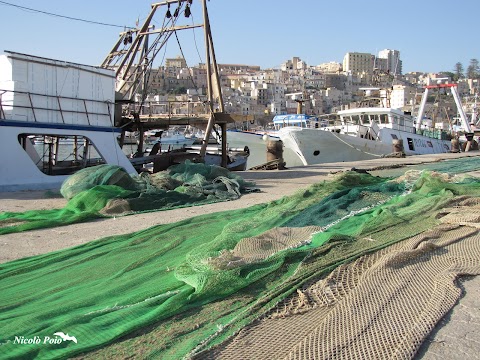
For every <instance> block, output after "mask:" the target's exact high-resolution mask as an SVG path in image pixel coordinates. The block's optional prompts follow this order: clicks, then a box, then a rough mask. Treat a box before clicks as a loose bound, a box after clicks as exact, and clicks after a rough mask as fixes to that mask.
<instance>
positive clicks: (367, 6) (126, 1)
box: [0, 0, 480, 73]
mask: <svg viewBox="0 0 480 360" xmlns="http://www.w3.org/2000/svg"><path fill="white" fill-rule="evenodd" d="M161 1H162V0H157V1H152V0H135V1H132V0H96V1H93V0H83V1H78V0H5V1H3V0H0V30H1V32H2V37H0V53H2V52H3V51H4V50H8V51H13V52H19V53H25V54H31V55H36V56H41V57H47V58H52V59H58V60H65V61H70V62H76V63H81V64H87V65H99V64H101V63H102V61H103V60H104V58H105V57H106V56H107V54H108V53H109V51H110V50H111V48H112V47H113V45H114V44H115V42H116V41H117V39H118V36H119V32H120V31H122V30H123V27H124V26H130V27H134V26H135V23H136V21H137V20H138V21H139V23H140V24H142V23H143V21H144V20H145V18H146V16H147V15H148V14H149V12H150V9H151V6H150V5H151V4H152V3H155V2H161ZM6 3H10V4H14V5H17V6H22V7H27V8H31V9H36V10H40V11H43V12H46V13H52V14H56V15H61V16H67V17H71V18H78V19H82V20H87V21H91V22H100V23H104V24H108V25H114V26H106V25H99V24H93V23H90V22H85V21H76V20H72V19H66V18H63V17H59V16H53V15H47V14H44V13H39V12H36V11H27V10H23V9H20V8H19V7H15V6H11V5H8V4H6ZM207 6H208V12H209V18H210V23H211V30H212V37H213V42H214V46H215V54H216V58H217V62H218V63H223V64H244V65H258V66H260V67H261V68H262V69H266V68H278V67H280V65H281V64H282V63H284V62H285V61H287V60H289V59H291V58H292V57H294V56H296V57H299V58H300V59H302V60H303V61H305V62H306V63H307V64H308V65H318V64H321V63H325V62H330V61H334V62H339V63H341V62H342V61H343V57H344V55H345V54H346V53H347V52H362V53H371V54H374V55H378V52H379V51H380V50H383V49H394V50H399V51H400V58H401V60H402V62H403V73H407V72H411V71H420V72H440V71H453V70H454V67H455V64H456V63H458V62H460V63H462V65H463V67H464V69H466V68H467V67H468V65H469V63H470V60H471V59H480V53H479V50H480V49H479V43H478V41H477V37H478V33H479V28H478V23H479V21H478V14H480V1H478V0H456V1H453V0H397V1H385V0H363V1H360V0H343V1H339V2H336V1H331V0H330V1H321V0H307V1H299V0H296V1H293V0H289V1H287V0H241V1H234V0H209V1H208V2H207ZM175 7H176V5H172V7H171V9H172V11H173V10H174V9H175ZM165 10H166V8H165V7H162V8H161V9H160V10H159V11H158V12H157V15H156V17H155V21H154V22H153V23H154V24H156V26H157V27H160V26H161V24H162V21H163V17H164V14H165ZM201 10H202V9H201V3H200V0H193V5H192V15H193V21H194V23H195V24H198V23H200V22H201V21H202V11H201ZM182 20H185V19H182ZM186 21H188V22H187V23H186V24H188V23H189V24H192V18H190V19H187V20H186ZM184 23H185V21H184ZM172 39H173V38H172ZM203 41H204V40H203V34H202V30H201V29H196V30H191V29H190V30H188V31H187V30H186V31H183V32H181V35H180V44H181V49H182V51H183V54H184V55H185V58H186V60H187V64H188V65H189V66H194V65H197V64H198V63H199V62H204V61H205V55H204V46H203ZM197 49H198V51H197ZM181 53H182V52H181V51H180V48H179V46H178V44H177V42H176V40H174V39H173V41H172V40H171V41H169V43H168V44H167V47H166V48H165V49H164V52H163V53H162V54H161V55H160V58H161V59H163V58H165V57H176V56H178V55H180V54H181ZM157 57H158V56H157ZM161 59H160V61H161Z"/></svg>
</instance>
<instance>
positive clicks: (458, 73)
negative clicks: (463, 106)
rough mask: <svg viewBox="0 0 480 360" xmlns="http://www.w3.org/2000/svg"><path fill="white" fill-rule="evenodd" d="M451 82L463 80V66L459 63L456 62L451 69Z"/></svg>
mask: <svg viewBox="0 0 480 360" xmlns="http://www.w3.org/2000/svg"><path fill="white" fill-rule="evenodd" d="M453 74H454V75H453V80H454V81H458V80H460V79H463V78H464V77H465V75H464V74H463V65H462V63H460V62H457V63H456V64H455V68H454V69H453Z"/></svg>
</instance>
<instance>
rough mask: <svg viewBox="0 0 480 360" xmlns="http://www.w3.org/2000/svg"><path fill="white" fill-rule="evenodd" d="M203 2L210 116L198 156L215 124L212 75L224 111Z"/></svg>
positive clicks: (223, 148)
mask: <svg viewBox="0 0 480 360" xmlns="http://www.w3.org/2000/svg"><path fill="white" fill-rule="evenodd" d="M202 4H203V20H204V21H203V22H204V33H205V51H206V56H205V64H206V70H207V92H208V94H207V101H208V108H209V111H210V117H209V120H208V124H207V129H206V130H205V136H204V138H203V141H202V147H201V149H200V156H201V157H202V158H203V157H204V156H205V154H206V151H207V145H208V140H209V138H210V135H211V133H212V130H213V127H214V125H215V117H216V115H215V113H216V111H215V109H214V100H215V98H214V84H213V79H212V76H214V78H215V87H216V89H215V90H216V93H217V95H218V106H219V109H218V110H219V112H220V113H224V111H225V109H224V103H223V98H222V90H221V84H220V77H219V75H218V66H217V59H216V57H215V50H214V47H213V39H212V32H211V29H210V19H209V17H208V10H207V0H202ZM221 128H222V166H224V167H225V166H226V163H227V157H226V154H227V148H226V147H227V142H226V125H225V124H222V125H221Z"/></svg>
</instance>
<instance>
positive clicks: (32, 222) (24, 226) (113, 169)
mask: <svg viewBox="0 0 480 360" xmlns="http://www.w3.org/2000/svg"><path fill="white" fill-rule="evenodd" d="M254 186H255V184H254V183H252V182H247V181H245V180H244V179H243V178H242V177H241V176H239V175H236V174H235V173H232V172H230V171H228V170H227V169H225V168H222V167H219V166H215V165H205V164H196V163H192V162H188V161H187V162H185V163H183V164H179V165H175V166H171V167H170V168H168V169H167V170H166V171H162V172H159V173H155V174H152V175H150V174H141V175H139V176H136V177H132V176H130V175H129V174H128V173H127V172H126V171H125V170H124V169H123V168H122V167H119V166H115V165H99V166H95V167H89V168H86V169H83V170H80V171H78V172H77V173H75V174H74V175H72V176H70V177H69V178H68V179H67V180H66V181H65V182H64V184H63V185H62V187H61V189H60V192H61V194H62V195H63V196H64V197H65V198H66V199H68V200H69V201H68V203H67V205H66V206H65V207H64V208H63V209H52V210H34V211H26V212H24V213H14V212H4V213H0V234H8V233H13V232H18V231H25V230H32V229H39V228H49V227H54V226H61V225H67V224H72V223H76V222H82V221H88V220H92V219H96V218H99V217H105V216H118V215H128V214H132V213H138V212H145V211H158V210H166V209H172V208H176V207H183V206H193V205H201V204H208V203H214V202H219V201H227V200H235V199H238V198H239V197H240V196H241V195H242V194H244V193H247V192H250V191H255V188H254Z"/></svg>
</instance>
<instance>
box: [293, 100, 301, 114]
mask: <svg viewBox="0 0 480 360" xmlns="http://www.w3.org/2000/svg"><path fill="white" fill-rule="evenodd" d="M295 101H296V102H297V114H303V100H301V99H300V100H295Z"/></svg>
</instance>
